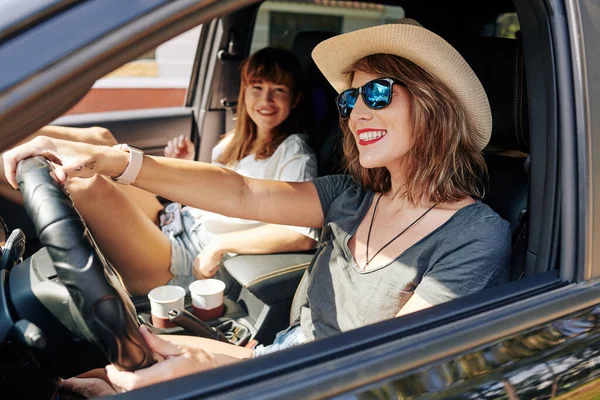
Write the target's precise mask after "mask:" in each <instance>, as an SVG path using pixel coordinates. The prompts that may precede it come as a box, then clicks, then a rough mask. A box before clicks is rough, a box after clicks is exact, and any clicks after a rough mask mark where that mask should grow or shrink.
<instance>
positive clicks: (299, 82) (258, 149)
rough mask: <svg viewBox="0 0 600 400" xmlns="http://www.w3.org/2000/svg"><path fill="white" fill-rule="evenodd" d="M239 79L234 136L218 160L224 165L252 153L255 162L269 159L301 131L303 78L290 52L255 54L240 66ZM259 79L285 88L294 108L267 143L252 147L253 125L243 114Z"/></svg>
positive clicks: (271, 50)
mask: <svg viewBox="0 0 600 400" xmlns="http://www.w3.org/2000/svg"><path fill="white" fill-rule="evenodd" d="M240 80H241V85H240V93H239V96H238V105H237V122H236V126H235V131H234V134H233V135H234V136H233V139H231V142H230V143H229V145H228V146H227V148H226V149H225V151H223V153H222V154H221V155H220V156H219V157H218V158H217V162H220V163H221V164H225V165H232V164H235V163H236V162H237V161H239V160H241V159H243V158H244V157H246V156H248V155H250V154H251V153H252V152H254V156H255V157H256V159H258V160H260V159H265V158H268V157H270V156H271V155H273V153H274V152H275V150H276V149H277V146H279V145H280V144H281V142H283V140H284V139H285V138H286V137H287V136H289V135H290V134H292V133H297V132H302V131H303V129H302V124H301V121H302V117H301V114H302V113H303V108H302V104H301V103H302V102H301V101H300V100H301V98H302V88H303V87H304V77H303V72H302V67H301V66H300V62H299V61H298V59H297V58H296V56H295V55H294V54H293V53H292V52H290V51H288V50H285V49H281V48H275V47H266V48H264V49H261V50H259V51H257V52H256V53H254V54H253V55H252V56H250V57H249V58H248V59H247V60H246V61H245V62H244V63H243V64H242V67H241V73H240ZM261 80H262V81H268V82H273V83H275V84H277V85H285V86H287V87H288V88H289V89H290V91H291V101H292V106H294V105H295V107H293V108H292V110H291V112H290V115H289V116H288V117H287V119H286V120H285V121H284V122H282V123H281V124H280V125H279V126H278V127H277V128H278V129H277V132H276V133H275V134H274V135H272V136H271V138H270V140H269V141H268V142H267V143H261V144H260V146H255V145H256V143H255V141H256V124H255V123H254V121H252V119H251V118H250V116H249V115H248V112H247V111H246V106H245V104H244V96H245V92H246V88H247V87H248V86H249V85H251V84H253V83H255V82H257V81H261Z"/></svg>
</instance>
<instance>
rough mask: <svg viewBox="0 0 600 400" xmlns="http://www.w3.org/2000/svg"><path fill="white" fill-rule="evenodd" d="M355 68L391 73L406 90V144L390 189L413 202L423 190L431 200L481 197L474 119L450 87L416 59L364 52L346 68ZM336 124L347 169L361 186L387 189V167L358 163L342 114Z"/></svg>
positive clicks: (482, 169) (482, 176)
mask: <svg viewBox="0 0 600 400" xmlns="http://www.w3.org/2000/svg"><path fill="white" fill-rule="evenodd" d="M356 71H362V72H365V73H370V74H374V75H378V76H381V77H390V78H393V79H395V80H397V81H399V82H402V83H403V84H404V85H406V89H407V90H408V92H409V94H410V101H411V108H412V116H411V117H412V124H413V139H412V147H411V149H410V150H409V151H408V152H407V153H406V154H405V155H404V156H403V158H402V161H401V162H402V170H403V173H404V180H405V184H404V185H403V187H401V188H399V190H398V192H397V193H394V195H397V196H400V197H405V198H406V199H407V200H408V201H410V202H411V203H413V204H415V205H416V204H418V203H419V202H420V201H421V200H422V199H423V197H424V196H427V198H428V199H429V201H431V202H433V203H442V202H452V201H457V200H460V199H462V198H464V197H465V196H473V197H475V198H479V199H480V198H483V196H484V194H485V185H486V182H487V167H486V164H485V161H484V159H483V154H482V152H481V151H480V150H479V149H478V147H477V144H476V142H475V140H474V137H475V134H476V133H475V128H474V125H473V123H472V121H471V119H470V117H469V115H468V114H467V112H466V110H465V108H464V107H463V105H462V103H461V102H460V101H459V99H458V98H457V97H456V96H455V95H454V93H452V92H451V91H450V89H448V88H447V87H446V85H444V84H443V83H441V82H440V81H439V80H437V79H436V78H435V77H434V76H432V75H431V74H429V73H428V72H426V71H425V70H424V69H422V68H421V67H419V66H418V65H416V64H414V63H413V62H411V61H409V60H406V59H404V58H402V57H399V56H395V55H391V54H374V55H370V56H367V57H365V58H363V59H361V60H359V61H358V62H356V63H355V64H354V65H352V66H351V67H350V68H348V70H347V71H346V73H347V74H349V75H350V77H351V78H353V77H354V72H356ZM375 112H376V111H375ZM340 125H341V127H342V131H343V132H344V145H343V147H344V155H345V160H346V168H347V171H348V172H349V173H350V174H351V175H352V176H353V177H354V179H356V180H357V182H359V183H360V184H362V185H363V186H365V187H367V188H370V189H372V190H373V191H375V192H383V193H386V192H388V191H389V190H390V189H391V187H392V186H391V179H390V173H389V171H388V170H387V168H384V167H381V168H369V169H367V168H364V167H362V166H361V165H360V162H359V153H358V149H357V146H356V141H355V139H354V137H353V134H352V132H351V131H350V128H349V126H348V120H340Z"/></svg>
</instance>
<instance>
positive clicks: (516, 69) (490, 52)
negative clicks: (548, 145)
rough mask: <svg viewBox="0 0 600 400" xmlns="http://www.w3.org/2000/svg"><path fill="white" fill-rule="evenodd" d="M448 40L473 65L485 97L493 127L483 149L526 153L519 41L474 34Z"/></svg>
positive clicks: (527, 130)
mask: <svg viewBox="0 0 600 400" xmlns="http://www.w3.org/2000/svg"><path fill="white" fill-rule="evenodd" d="M450 42H451V43H452V44H453V45H454V46H455V47H456V49H457V50H458V51H459V52H460V53H461V54H462V56H463V57H464V58H465V60H467V62H468V63H469V65H470V66H471V68H473V70H474V71H475V73H476V74H477V76H478V77H479V80H480V81H481V84H482V85H483V87H484V89H485V91H486V93H487V96H488V98H489V101H490V107H491V109H492V118H493V127H492V136H491V138H490V142H489V144H488V145H487V147H486V149H487V150H490V151H502V150H519V151H522V152H525V153H529V118H528V111H527V93H526V86H525V65H524V60H523V48H522V46H521V41H520V40H518V39H505V38H495V37H478V38H469V39H468V40H466V39H464V38H461V39H460V40H458V41H452V40H450Z"/></svg>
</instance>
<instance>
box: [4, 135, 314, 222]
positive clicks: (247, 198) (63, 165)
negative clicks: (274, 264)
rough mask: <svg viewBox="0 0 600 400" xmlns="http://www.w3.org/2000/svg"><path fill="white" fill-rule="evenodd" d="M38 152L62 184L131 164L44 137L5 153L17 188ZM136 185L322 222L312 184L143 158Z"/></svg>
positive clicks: (264, 216) (230, 208)
mask: <svg viewBox="0 0 600 400" xmlns="http://www.w3.org/2000/svg"><path fill="white" fill-rule="evenodd" d="M35 155H41V156H44V157H46V158H48V159H49V160H50V161H52V162H54V163H55V164H57V165H59V167H57V168H56V170H55V171H54V174H55V176H56V178H57V179H58V181H59V182H60V183H63V184H64V183H65V182H66V179H67V177H74V176H77V177H82V178H89V177H92V176H94V175H96V174H100V175H106V176H112V177H115V176H119V175H120V174H122V173H123V171H124V170H125V168H126V167H127V165H128V163H129V153H127V152H125V151H122V150H118V149H114V148H112V147H107V146H94V145H89V144H84V143H75V142H71V141H65V140H60V139H53V138H48V137H43V136H40V137H37V138H35V139H33V140H32V141H30V142H27V143H25V144H23V145H21V146H18V147H16V148H14V149H12V150H9V151H8V152H6V153H5V155H4V167H5V173H6V177H7V180H8V181H9V183H10V184H11V185H12V186H13V187H14V188H16V187H17V183H16V179H15V174H16V167H17V163H18V161H20V160H23V159H25V158H28V157H32V156H35ZM135 186H137V187H139V188H141V189H144V190H146V191H149V192H152V193H155V194H157V195H160V196H163V197H166V198H169V199H171V200H173V201H176V202H179V203H182V204H187V205H190V206H192V207H196V208H200V209H203V210H207V211H211V212H215V213H218V214H223V215H227V216H231V217H237V218H243V219H251V220H256V221H262V222H268V223H274V224H279V225H296V226H305V227H312V228H317V227H321V226H322V224H323V211H322V209H321V204H320V201H319V196H318V194H317V190H316V188H315V186H314V185H313V184H312V183H310V182H300V183H288V182H280V181H268V180H259V179H251V178H246V177H243V176H241V175H239V174H237V173H235V172H233V171H231V170H228V169H226V168H220V167H217V166H214V165H210V164H205V163H199V162H195V161H188V160H178V159H171V158H164V157H152V156H144V163H143V166H142V169H141V171H140V173H139V175H138V177H137V180H136V181H135Z"/></svg>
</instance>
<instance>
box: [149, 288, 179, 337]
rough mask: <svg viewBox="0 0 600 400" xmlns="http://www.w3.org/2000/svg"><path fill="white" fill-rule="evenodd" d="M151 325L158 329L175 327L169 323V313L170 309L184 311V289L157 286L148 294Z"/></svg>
mask: <svg viewBox="0 0 600 400" xmlns="http://www.w3.org/2000/svg"><path fill="white" fill-rule="evenodd" d="M148 298H149V299H150V312H151V314H152V325H154V326H156V327H158V328H172V327H174V326H176V325H175V324H174V323H172V322H171V321H169V311H170V310H171V309H172V308H177V309H179V310H183V309H184V300H185V289H184V288H182V287H181V286H171V285H167V286H159V287H157V288H154V289H152V290H151V291H150V293H148Z"/></svg>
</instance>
